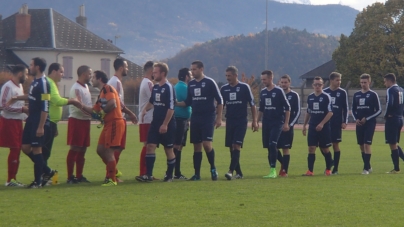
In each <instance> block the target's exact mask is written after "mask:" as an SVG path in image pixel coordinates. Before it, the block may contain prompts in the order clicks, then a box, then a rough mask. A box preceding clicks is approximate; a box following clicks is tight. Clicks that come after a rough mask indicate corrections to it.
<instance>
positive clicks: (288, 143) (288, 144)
mask: <svg viewBox="0 0 404 227" xmlns="http://www.w3.org/2000/svg"><path fill="white" fill-rule="evenodd" d="M293 135H294V132H293V126H292V127H290V129H289V131H287V132H284V131H282V133H281V136H280V137H279V140H278V145H277V148H278V149H281V148H282V149H291V148H292V143H293Z"/></svg>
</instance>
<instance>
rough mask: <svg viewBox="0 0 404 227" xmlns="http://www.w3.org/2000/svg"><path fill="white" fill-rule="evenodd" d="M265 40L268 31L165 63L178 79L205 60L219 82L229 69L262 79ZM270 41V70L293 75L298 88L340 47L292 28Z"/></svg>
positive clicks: (270, 35) (195, 48)
mask: <svg viewBox="0 0 404 227" xmlns="http://www.w3.org/2000/svg"><path fill="white" fill-rule="evenodd" d="M265 39H266V35H265V31H262V32H260V33H257V34H249V35H247V36H245V35H238V36H228V37H224V38H219V39H214V40H211V41H209V42H206V43H202V44H196V45H194V46H193V47H192V48H189V49H186V50H183V51H181V52H180V53H178V54H177V55H176V56H174V57H173V58H169V59H166V60H165V62H167V63H168V65H169V67H170V73H169V76H170V77H176V76H177V73H178V70H179V69H180V68H182V67H190V64H191V62H192V61H194V60H201V61H202V62H203V63H204V66H205V67H204V72H205V74H206V75H207V76H209V77H212V78H214V79H215V80H216V81H221V82H224V81H226V80H225V77H224V75H225V70H226V67H227V66H229V65H235V66H236V67H237V68H238V69H239V75H240V77H241V74H242V73H245V75H246V76H248V77H250V76H251V75H255V78H259V75H260V74H261V72H262V71H263V70H264V69H265V62H264V59H265V55H264V54H265ZM268 40H269V45H268V49H269V61H268V69H270V70H272V71H273V72H274V74H275V77H277V78H279V77H280V76H282V75H284V74H289V75H290V76H291V77H292V83H293V84H294V85H299V84H300V83H301V80H299V79H298V77H299V76H301V75H303V74H304V73H306V72H308V71H310V70H311V69H313V68H315V67H317V66H319V65H321V64H323V63H325V62H327V61H329V60H331V55H332V53H333V51H334V50H335V49H336V48H337V47H338V45H339V43H338V39H337V38H336V37H333V36H325V35H318V34H312V33H308V32H307V31H300V30H297V29H292V28H288V27H284V28H279V29H273V30H271V31H268ZM257 76H258V77H257Z"/></svg>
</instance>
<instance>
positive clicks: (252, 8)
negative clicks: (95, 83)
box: [0, 0, 358, 64]
mask: <svg viewBox="0 0 404 227" xmlns="http://www.w3.org/2000/svg"><path fill="white" fill-rule="evenodd" d="M294 1H297V0H294ZM300 2H302V3H304V2H307V0H300ZM24 3H27V4H28V7H29V8H53V9H55V10H56V11H58V12H59V13H61V14H63V15H65V16H67V17H68V18H70V19H71V20H73V21H75V18H76V17H77V16H78V8H79V6H80V5H81V4H83V3H84V4H85V6H86V16H87V19H88V22H87V23H88V26H87V27H88V29H90V30H91V31H93V32H94V33H95V34H97V35H100V36H101V37H103V38H104V39H111V40H113V41H114V42H116V45H117V46H118V47H119V48H121V49H123V50H125V52H126V55H125V56H124V57H126V58H128V59H130V60H133V61H134V62H136V63H138V64H143V63H144V62H145V61H146V60H151V59H154V60H155V59H162V58H167V57H170V56H174V55H175V54H176V53H178V52H179V51H180V50H182V49H184V48H187V47H190V46H192V45H194V44H195V43H202V42H206V41H209V40H213V39H217V38H220V37H225V36H231V35H238V34H244V35H248V34H249V33H258V32H260V31H262V30H263V29H265V12H266V10H265V5H266V1H265V0H219V1H218V0H204V1H190V0H170V1H167V0H137V1H133V0H119V1H99V0H69V1H66V0H53V1H49V0H13V1H10V0H0V5H1V7H0V14H2V15H3V18H5V17H8V16H10V15H12V14H14V13H16V12H17V11H18V9H19V8H20V7H21V5H22V4H24ZM357 14H358V11H357V10H355V9H353V8H350V7H347V6H341V5H321V6H313V5H302V4H285V3H279V2H275V1H268V22H269V23H268V28H269V29H272V28H280V27H284V26H288V27H292V28H296V29H299V30H303V29H306V30H307V31H308V32H313V33H320V34H326V35H335V36H339V35H340V34H341V33H343V34H346V35H349V34H350V33H351V31H352V29H353V27H354V21H355V17H356V15H357ZM115 37H117V38H115Z"/></svg>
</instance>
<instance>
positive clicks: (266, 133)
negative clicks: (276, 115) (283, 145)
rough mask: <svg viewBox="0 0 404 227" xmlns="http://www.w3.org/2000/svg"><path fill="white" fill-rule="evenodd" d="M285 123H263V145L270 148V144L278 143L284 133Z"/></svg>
mask: <svg viewBox="0 0 404 227" xmlns="http://www.w3.org/2000/svg"><path fill="white" fill-rule="evenodd" d="M282 127H283V123H281V122H279V123H264V122H263V123H262V146H263V148H268V147H269V145H270V144H277V143H278V140H279V137H280V135H281V133H282Z"/></svg>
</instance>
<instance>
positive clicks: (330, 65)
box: [299, 60, 337, 88]
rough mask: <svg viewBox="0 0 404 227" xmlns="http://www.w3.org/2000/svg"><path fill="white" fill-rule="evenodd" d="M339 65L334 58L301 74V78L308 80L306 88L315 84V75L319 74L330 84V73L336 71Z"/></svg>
mask: <svg viewBox="0 0 404 227" xmlns="http://www.w3.org/2000/svg"><path fill="white" fill-rule="evenodd" d="M336 68H337V66H336V65H335V62H334V61H333V60H331V61H328V62H326V63H324V64H322V65H320V66H319V67H317V68H315V69H313V70H311V71H309V72H307V73H305V74H303V75H301V76H300V77H299V78H300V79H302V80H306V86H305V87H306V88H308V87H310V88H311V85H312V84H313V80H314V77H316V76H319V77H321V78H323V80H324V83H325V84H328V83H329V79H328V77H329V76H330V74H331V73H332V72H335V70H336Z"/></svg>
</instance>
